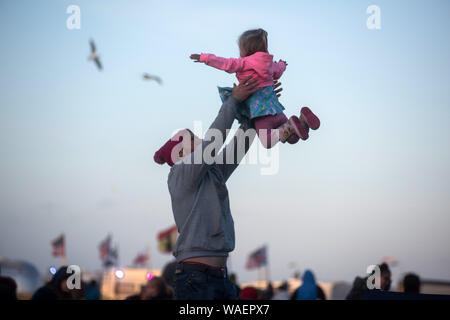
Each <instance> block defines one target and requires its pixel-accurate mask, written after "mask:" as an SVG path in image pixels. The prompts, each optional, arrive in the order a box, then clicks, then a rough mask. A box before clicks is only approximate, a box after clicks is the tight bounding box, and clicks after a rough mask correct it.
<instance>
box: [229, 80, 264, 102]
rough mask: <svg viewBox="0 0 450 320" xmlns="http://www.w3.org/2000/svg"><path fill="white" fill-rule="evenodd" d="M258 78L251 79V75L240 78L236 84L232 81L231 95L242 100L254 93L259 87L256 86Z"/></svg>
mask: <svg viewBox="0 0 450 320" xmlns="http://www.w3.org/2000/svg"><path fill="white" fill-rule="evenodd" d="M258 84H259V82H258V79H252V76H249V77H247V78H246V79H244V80H242V81H241V82H240V83H239V85H238V86H237V85H236V84H235V83H233V92H232V93H231V95H232V96H233V97H235V98H236V99H238V100H240V101H244V100H245V99H247V98H248V96H250V95H251V94H253V93H255V92H256V91H258V90H259V89H261V88H258Z"/></svg>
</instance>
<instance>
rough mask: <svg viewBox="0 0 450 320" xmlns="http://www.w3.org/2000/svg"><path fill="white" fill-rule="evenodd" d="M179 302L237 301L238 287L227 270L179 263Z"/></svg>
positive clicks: (177, 282) (177, 286)
mask: <svg viewBox="0 0 450 320" xmlns="http://www.w3.org/2000/svg"><path fill="white" fill-rule="evenodd" d="M174 291H175V299H177V300H236V299H237V296H236V287H235V286H234V284H233V283H232V282H231V281H230V279H229V278H228V274H227V270H226V268H223V269H216V268H210V267H207V266H204V265H198V264H190V263H181V264H180V263H179V264H177V267H176V271H175V283H174Z"/></svg>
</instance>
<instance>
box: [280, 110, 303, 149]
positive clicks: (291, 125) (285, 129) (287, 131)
mask: <svg viewBox="0 0 450 320" xmlns="http://www.w3.org/2000/svg"><path fill="white" fill-rule="evenodd" d="M278 130H280V141H281V142H283V143H285V142H286V140H288V138H289V137H290V136H291V135H293V134H295V135H297V136H299V137H300V139H302V140H306V139H308V137H309V134H308V128H307V127H305V126H304V125H302V123H301V122H300V119H299V118H298V117H296V116H292V117H290V118H289V120H288V121H287V122H285V123H284V124H283V125H281V126H280V127H279V128H278Z"/></svg>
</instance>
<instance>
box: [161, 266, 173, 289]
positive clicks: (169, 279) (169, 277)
mask: <svg viewBox="0 0 450 320" xmlns="http://www.w3.org/2000/svg"><path fill="white" fill-rule="evenodd" d="M176 267H177V261H176V260H173V261H170V262H169V263H167V264H166V265H165V266H164V268H163V272H162V278H163V279H164V281H165V282H166V284H167V285H168V286H169V287H171V288H173V284H174V280H175V269H176Z"/></svg>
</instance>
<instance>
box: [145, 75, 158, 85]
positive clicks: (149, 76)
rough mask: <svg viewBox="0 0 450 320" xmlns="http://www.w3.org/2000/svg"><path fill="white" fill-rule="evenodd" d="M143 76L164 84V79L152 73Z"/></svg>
mask: <svg viewBox="0 0 450 320" xmlns="http://www.w3.org/2000/svg"><path fill="white" fill-rule="evenodd" d="M143 78H144V80H155V81H156V82H158V83H159V84H160V85H162V79H161V78H160V77H158V76H152V75H151V74H148V73H144V75H143Z"/></svg>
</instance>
